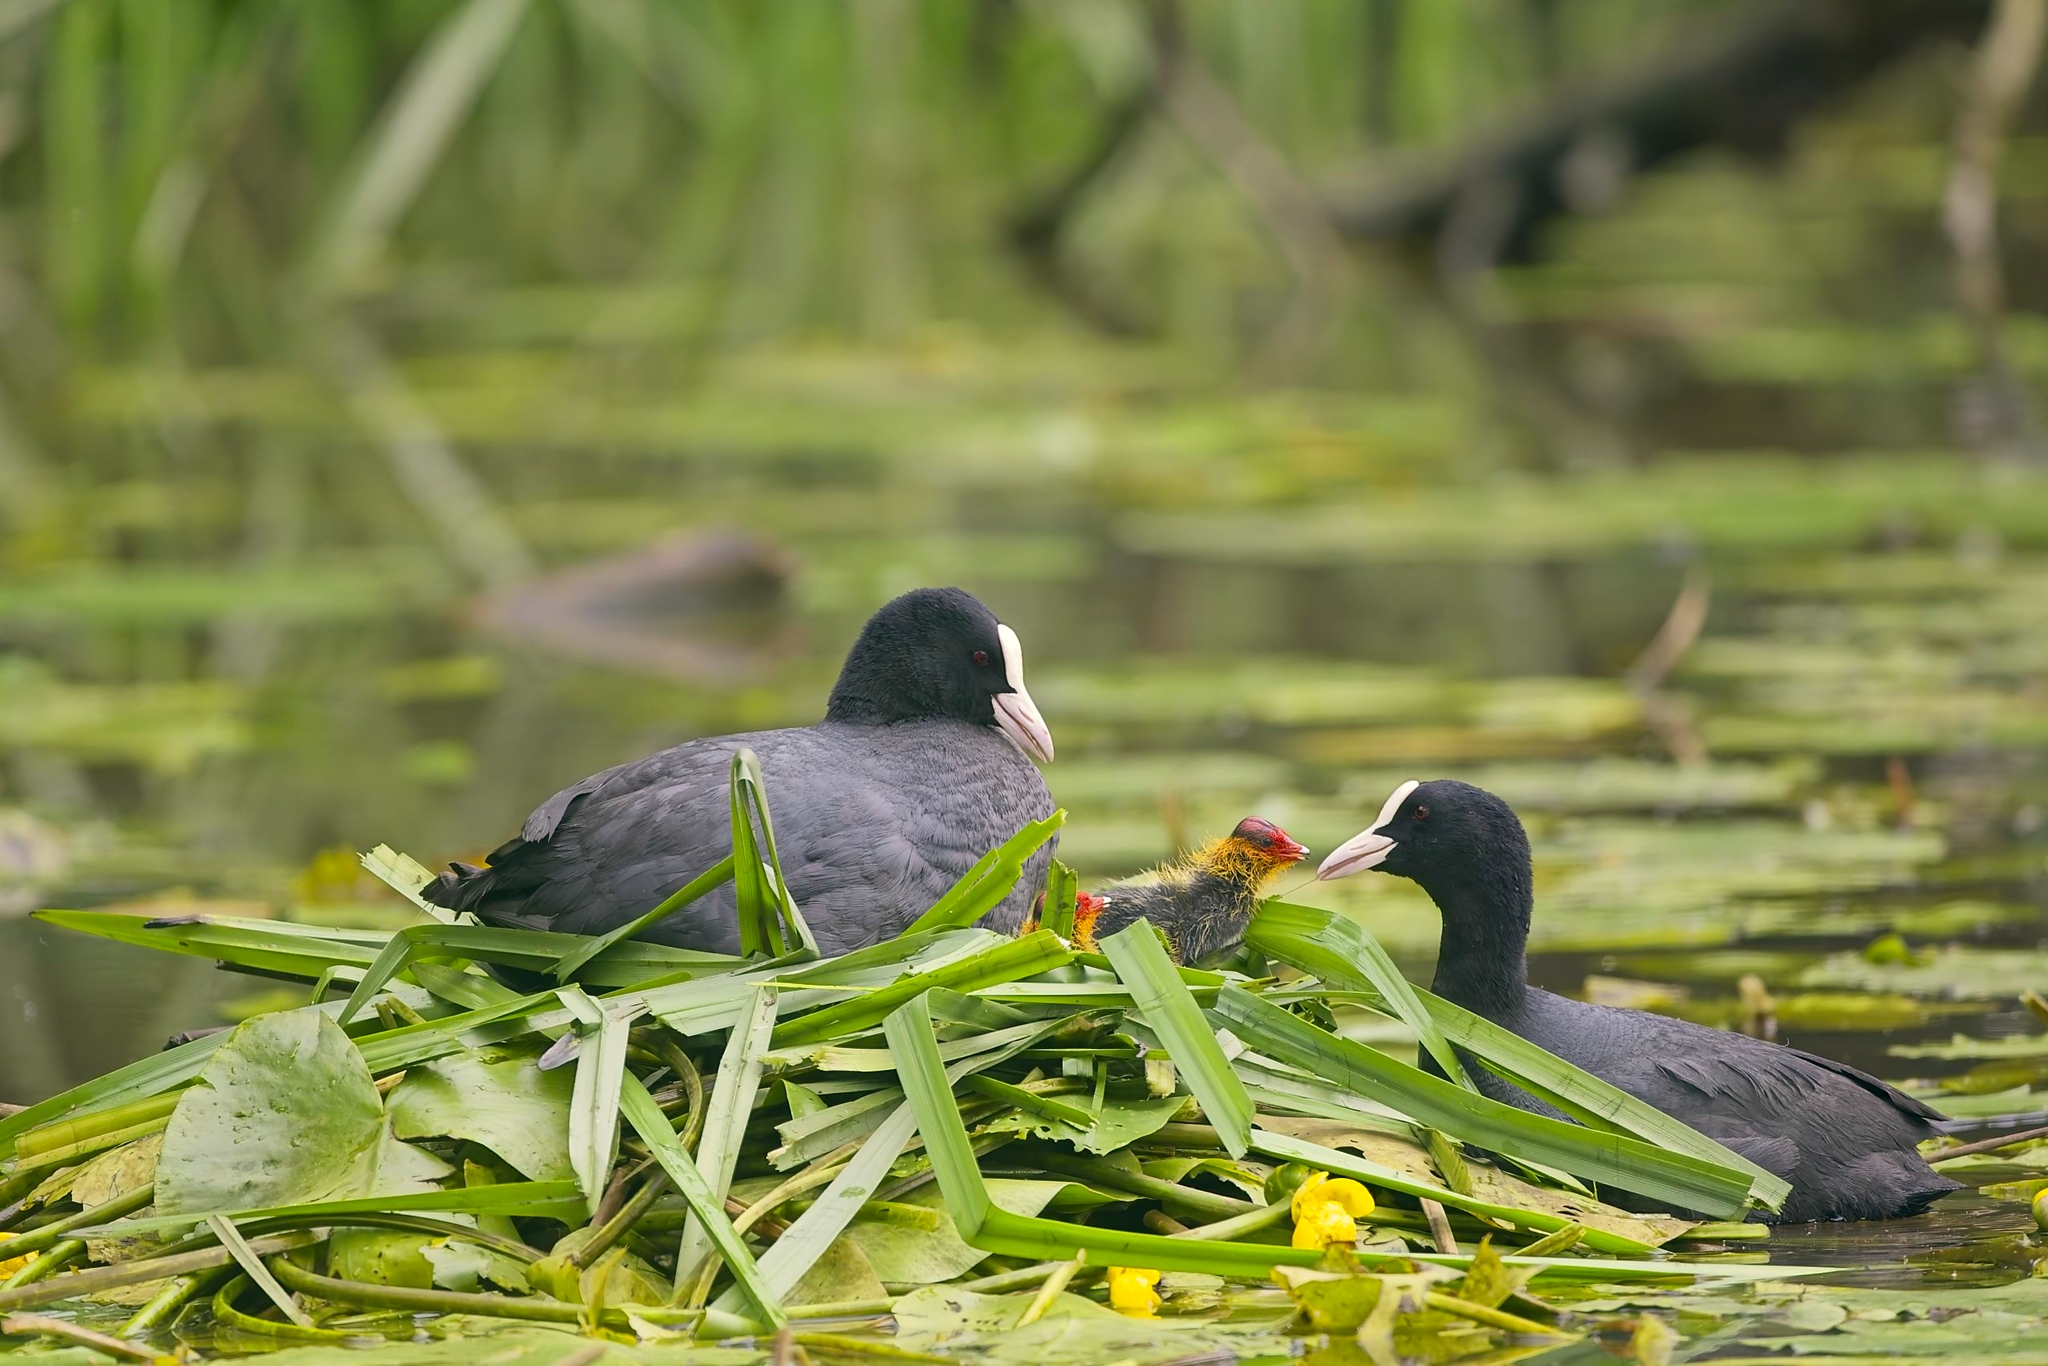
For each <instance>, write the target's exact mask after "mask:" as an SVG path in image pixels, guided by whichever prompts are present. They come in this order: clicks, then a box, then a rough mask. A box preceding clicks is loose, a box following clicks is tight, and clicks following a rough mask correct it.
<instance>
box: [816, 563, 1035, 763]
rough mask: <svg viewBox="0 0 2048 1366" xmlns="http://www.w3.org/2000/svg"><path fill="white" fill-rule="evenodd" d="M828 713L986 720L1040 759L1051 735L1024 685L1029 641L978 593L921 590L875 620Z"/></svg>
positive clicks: (853, 653)
mask: <svg viewBox="0 0 2048 1366" xmlns="http://www.w3.org/2000/svg"><path fill="white" fill-rule="evenodd" d="M825 715H826V717H827V719H829V720H833V721H844V722H848V723H851V724H856V725H871V726H872V725H892V724H896V723H899V722H905V721H932V720H954V721H968V722H972V723H973V724H975V725H980V726H989V727H992V728H994V729H996V730H999V731H1001V732H1002V733H1003V734H1004V735H1006V736H1008V737H1009V738H1010V740H1011V741H1012V742H1014V743H1015V744H1016V746H1017V747H1018V748H1019V749H1020V750H1022V751H1024V753H1026V754H1028V755H1030V756H1031V757H1032V758H1034V759H1038V760H1040V761H1041V762H1043V761H1047V760H1050V759H1051V758H1052V756H1053V748H1052V735H1051V733H1050V732H1049V731H1047V729H1046V726H1045V721H1044V720H1043V718H1041V717H1040V716H1039V714H1038V707H1037V706H1036V704H1034V703H1033V702H1032V700H1031V694H1030V693H1029V692H1027V691H1026V690H1025V687H1024V647H1023V645H1022V644H1021V643H1020V642H1019V641H1018V639H1017V633H1016V632H1015V631H1012V630H1011V629H1010V628H1009V627H1007V626H1005V625H1003V624H1002V623H1001V622H999V621H997V620H996V615H995V613H993V612H991V611H989V609H988V608H987V607H986V606H985V605H983V603H982V602H981V600H980V599H979V598H976V597H975V596H974V595H973V594H971V593H968V592H966V591H965V590H963V589H959V588H919V589H916V590H914V591H912V592H909V593H905V594H904V595H903V596H901V597H899V598H896V599H894V600H892V601H890V602H888V603H885V604H884V605H883V606H882V608H881V610H879V611H877V612H876V613H875V614H874V615H873V616H872V617H869V618H868V623H867V625H866V626H863V627H862V628H861V632H860V637H859V638H858V639H857V640H855V641H854V643H853V648H852V649H851V650H850V651H848V652H847V656H846V663H845V665H844V666H843V667H842V668H841V669H840V671H839V681H838V682H837V683H835V684H833V686H832V696H831V699H830V701H829V702H828V703H827V704H826V708H825Z"/></svg>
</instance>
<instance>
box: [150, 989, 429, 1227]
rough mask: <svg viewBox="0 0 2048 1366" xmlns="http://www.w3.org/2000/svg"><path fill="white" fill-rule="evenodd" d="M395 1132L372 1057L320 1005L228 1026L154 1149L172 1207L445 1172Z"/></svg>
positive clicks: (338, 1191)
mask: <svg viewBox="0 0 2048 1366" xmlns="http://www.w3.org/2000/svg"><path fill="white" fill-rule="evenodd" d="M446 1170H447V1169H446V1168H445V1167H444V1166H443V1165H442V1164H441V1163H440V1162H439V1161H438V1160H436V1159H434V1158H432V1157H430V1156H429V1155H427V1154H426V1153H424V1152H422V1151H421V1150H419V1149H417V1148H413V1147H411V1146H410V1145H407V1144H404V1143H401V1142H399V1141H398V1140H396V1139H394V1138H392V1137H391V1135H390V1132H389V1129H388V1127H387V1125H386V1123H385V1119H384V1104H383V1099H382V1097H380V1096H379V1095H378V1094H377V1088H376V1085H375V1083H374V1082H373V1081H372V1080H371V1077H370V1070H369V1068H367V1067H365V1066H364V1065H363V1059H362V1055H361V1054H360V1053H358V1052H357V1051H356V1049H355V1045H354V1044H352V1043H350V1042H349V1038H348V1036H347V1035H346V1034H344V1033H342V1032H341V1030H340V1028H339V1027H338V1026H337V1025H336V1024H335V1023H334V1021H333V1020H331V1019H329V1018H328V1017H327V1015H326V1014H325V1013H323V1012H322V1011H320V1010H318V1009H317V1008H314V1007H310V1006H309V1007H306V1008H304V1009H300V1010H289V1011H281V1012H279V1013H277V1014H272V1015H259V1016H257V1017H256V1018H255V1019H253V1020H250V1021H248V1022H247V1023H245V1024H243V1025H241V1026H239V1027H238V1028H236V1029H235V1031H234V1032H233V1033H232V1034H230V1035H228V1037H227V1040H226V1042H225V1043H223V1044H222V1045H221V1047H220V1049H219V1051H218V1052H216V1053H215V1054H214V1056H213V1057H212V1059H211V1060H210V1061H208V1063H207V1065H206V1068H205V1070H204V1071H203V1072H201V1073H200V1076H199V1079H198V1081H197V1082H195V1083H194V1084H193V1085H192V1086H191V1087H190V1088H189V1089H188V1090H187V1091H186V1092H185V1094H184V1095H183V1096H182V1097H180V1099H179V1101H178V1108H177V1109H176V1110H175V1111H173V1112H172V1114H171V1121H170V1127H169V1128H168V1129H167V1130H165V1133H164V1146H163V1152H162V1154H161V1155H160V1156H159V1157H158V1159H157V1169H156V1206H157V1209H158V1211H159V1212H160V1213H162V1214H165V1215H186V1216H194V1217H197V1216H203V1215H206V1214H210V1213H213V1212H215V1211H223V1210H224V1211H236V1210H246V1209H257V1208H263V1207H267V1206H273V1205H295V1204H303V1203H306V1202H308V1201H317V1200H326V1199H338V1198H346V1197H353V1196H364V1195H373V1194H379V1193H383V1192H391V1193H403V1192H407V1191H416V1190H418V1189H420V1188H421V1187H422V1186H423V1185H425V1184H427V1182H428V1181H429V1180H431V1179H432V1178H434V1177H437V1176H439V1175H443V1174H445V1173H446Z"/></svg>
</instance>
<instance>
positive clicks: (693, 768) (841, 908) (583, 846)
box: [425, 588, 1053, 954]
mask: <svg viewBox="0 0 2048 1366" xmlns="http://www.w3.org/2000/svg"><path fill="white" fill-rule="evenodd" d="M743 747H744V748H747V749H751V750H753V751H754V753H755V754H756V755H758V756H759V757H760V760H761V770H762V773H763V774H764V776H765V777H766V778H767V780H768V795H769V799H770V801H771V802H772V804H773V809H774V814H775V842H776V852H777V853H778V854H779V855H780V856H781V860H782V869H783V874H784V876H785V877H787V878H788V880H789V890H790V892H791V894H792V895H793V896H794V897H795V898H796V902H797V905H798V907H799V908H801V910H802V911H803V913H804V918H805V919H806V920H807V921H808V922H809V924H810V926H811V930H812V932H813V933H814V934H815V935H816V936H817V939H818V947H819V948H820V949H821V950H823V951H824V952H826V953H828V954H831V953H844V952H846V951H847V950H849V949H856V948H860V947H862V946H863V945H867V944H872V943H876V942H877V941H880V940H883V939H887V938H890V937H891V936H893V935H895V934H897V933H898V932H899V931H901V930H902V929H903V927H904V926H905V925H908V924H909V923H910V922H911V921H912V920H914V919H916V918H917V916H918V915H920V914H921V913H922V912H923V911H924V910H925V909H926V908H927V907H929V906H930V905H931V904H932V903H933V902H934V901H936V900H938V898H939V896H940V895H941V894H942V893H943V892H945V890H946V889H947V888H948V887H950V886H952V884H953V883H954V882H955V881H956V880H957V879H958V878H959V877H960V875H961V874H962V873H965V872H966V871H967V870H968V868H970V867H971V866H972V865H973V864H974V861H975V860H976V859H978V858H980V857H981V856H982V855H983V854H984V853H986V852H988V851H989V850H990V849H992V848H994V847H995V846H996V845H998V844H1000V843H1002V842H1003V841H1004V840H1005V839H1008V838H1009V837H1010V836H1011V835H1012V834H1014V833H1016V831H1017V829H1018V828H1019V827H1020V826H1022V825H1023V824H1024V823H1025V822H1026V821H1031V820H1037V819H1040V818H1042V817H1044V816H1047V815H1049V814H1051V812H1052V809H1053V807H1052V796H1051V794H1050V793H1048V792H1047V791H1046V789H1045V782H1044V780H1043V779H1042V778H1040V777H1039V776H1038V770H1037V769H1036V768H1034V767H1032V763H1031V761H1032V760H1033V759H1038V760H1041V761H1044V760H1050V759H1051V758H1052V735H1051V734H1050V733H1049V732H1048V731H1047V730H1046V728H1045V722H1044V721H1043V720H1042V719H1041V718H1040V717H1039V714H1038V708H1037V706H1035V705H1034V704H1033V703H1032V701H1031V694H1030V693H1028V692H1026V691H1025V690H1024V648H1023V646H1022V645H1020V644H1019V643H1018V641H1017V633H1016V632H1014V631H1012V630H1011V629H1010V628H1009V627H1007V626H1004V625H1002V624H1001V623H1000V622H998V621H997V620H996V618H995V615H994V614H993V613H992V612H990V611H989V610H988V608H986V607H984V606H983V605H982V604H981V602H980V601H979V600H978V599H976V598H975V597H973V596H972V595H971V594H968V593H965V592H962V591H961V590H960V589H958V588H921V589H918V590H917V591H915V592H911V593H906V594H904V595H903V596H902V597H900V598H897V599H896V600H895V601H893V602H891V603H889V604H887V605H886V606H884V607H883V608H882V609H881V610H880V611H878V612H876V613H875V614H874V616H873V617H871V618H869V619H868V624H867V625H866V626H865V627H864V628H862V630H861V633H860V638H859V639H858V640H856V641H855V642H854V644H853V649H852V650H851V651H850V652H849V653H848V654H847V656H846V663H845V665H844V667H842V668H841V670H840V672H839V681H838V682H837V683H835V684H834V685H833V687H832V696H831V699H830V700H829V701H828V702H827V703H826V706H825V719H824V720H822V721H820V722H819V723H818V724H817V725H815V726H807V727H801V728H795V729H790V730H766V731H755V732H753V733H751V734H746V735H719V736H711V737H706V738H704V739H700V740H692V741H690V742H689V743H687V744H682V745H677V746H676V747H675V748H674V749H669V750H664V751H662V752H661V753H659V754H655V755H650V756H649V757H647V758H645V759H640V760H637V761H635V762H633V763H630V764H621V765H620V766H618V767H617V768H610V769H606V770H605V771H604V772H602V773H598V774H594V775H592V776H591V777H588V778H585V779H584V780H583V781H582V782H580V783H577V784H575V785H574V786H572V787H566V788H563V789H562V790H561V791H560V792H557V793H556V794H555V795H554V796H552V797H550V798H548V799H547V800H546V801H545V802H542V803H541V805H540V808H539V809H538V810H536V811H535V812H534V813H533V814H532V815H531V816H528V817H527V818H526V824H525V826H524V827H523V828H522V829H521V830H520V832H519V835H518V837H517V838H515V839H510V840H507V841H506V842H505V843H503V844H501V845H499V846H498V847H497V848H496V849H494V850H492V851H491V854H490V857H489V859H488V860H487V863H488V866H487V867H483V868H475V867H470V866H468V865H466V864H455V865H454V866H453V871H450V872H446V873H443V874H441V876H440V878H439V879H438V880H437V881H435V882H433V883H431V884H429V885H428V887H427V888H426V890H425V895H426V897H427V899H428V900H429V901H432V902H434V903H435V904H437V905H441V906H446V907H449V908H451V909H454V910H463V911H474V912H476V914H477V915H478V917H480V918H481V919H483V920H485V921H487V922H489V923H491V924H494V925H509V926H518V927H523V928H527V929H542V930H559V931H565V932H568V933H574V934H601V933H603V932H604V931H606V930H608V929H612V928H614V927H615V926H618V925H620V924H623V923H624V922H626V921H628V920H631V919H632V918H633V917H635V916H637V915H640V914H642V913H643V912H645V911H647V910H649V909H651V908H652V907H654V906H655V905H656V904H657V903H659V902H660V901H661V900H662V899H663V898H664V897H666V896H668V895H669V894H670V893H671V892H673V891H675V890H676V889H677V888H678V887H680V886H682V885H683V884H684V883H686V882H688V881H689V880H690V879H691V878H693V877H695V876H697V874H699V873H701V872H703V871H704V870H705V869H706V868H709V867H710V866H711V865H712V864H714V863H716V862H718V860H720V859H721V858H724V857H725V856H726V854H728V853H730V852H731V850H732V820H731V808H730V805H729V800H728V795H727V781H728V778H727V773H728V769H729V768H730V765H731V762H732V755H733V753H734V751H736V750H738V749H741V748H743ZM1052 851H1053V846H1052V845H1051V844H1048V845H1047V846H1046V847H1045V848H1042V849H1040V850H1039V851H1038V853H1037V854H1036V855H1035V856H1034V857H1033V858H1032V860H1031V862H1030V863H1028V864H1027V865H1026V866H1025V869H1024V875H1023V876H1022V877H1021V878H1019V879H1018V881H1017V886H1016V889H1015V890H1014V891H1012V892H1011V893H1010V895H1009V896H1008V897H1007V898H1006V899H1005V900H1004V901H1003V902H1002V904H1001V905H999V906H997V907H996V909H995V910H994V911H992V912H990V913H989V915H988V916H987V918H986V919H987V923H988V924H989V925H990V926H992V927H993V928H996V929H1001V930H1005V931H1008V930H1014V929H1015V928H1016V927H1017V925H1018V924H1019V923H1020V922H1021V921H1022V920H1023V918H1024V912H1025V909H1026V908H1027V907H1028V906H1029V905H1030V904H1031V901H1032V898H1033V897H1034V896H1035V895H1036V894H1037V891H1038V889H1039V888H1040V887H1041V886H1042V885H1043V884H1044V880H1045V866H1046V860H1048V859H1049V858H1051V857H1052ZM646 937H647V938H648V939H652V940H655V941H658V942H660V943H665V944H675V945H678V946H681V947H684V948H693V949H708V950H713V951H720V952H727V953H733V952H737V951H738V949H739V925H738V921H737V919H736V917H735V915H734V911H733V897H732V887H731V885H730V884H728V885H726V886H725V887H723V888H721V889H719V890H718V891H717V892H714V893H712V894H711V895H709V896H706V897H703V898H702V899H700V900H698V901H695V902H693V903H691V904H690V905H688V906H686V907H684V908H683V909H681V910H680V911H678V912H676V913H675V914H674V915H672V916H670V917H668V918H667V919H665V920H663V921H662V922H661V923H660V924H658V925H656V926H654V927H653V928H651V929H650V930H648V931H647V934H646Z"/></svg>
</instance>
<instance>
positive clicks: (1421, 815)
mask: <svg viewBox="0 0 2048 1366" xmlns="http://www.w3.org/2000/svg"><path fill="white" fill-rule="evenodd" d="M1415 819H1416V820H1419V821H1426V820H1428V819H1429V808H1428V807H1426V806H1418V807H1416V808H1415Z"/></svg>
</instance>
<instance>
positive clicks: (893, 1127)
mask: <svg viewBox="0 0 2048 1366" xmlns="http://www.w3.org/2000/svg"><path fill="white" fill-rule="evenodd" d="M916 1131H917V1116H916V1114H915V1112H913V1111H912V1110H911V1108H910V1107H909V1106H908V1105H899V1106H897V1108H896V1112H895V1113H894V1114H892V1115H890V1116H889V1118H888V1119H886V1120H884V1121H883V1122H882V1127H881V1128H879V1129H877V1130H875V1131H874V1133H872V1134H870V1135H869V1136H868V1140H867V1142H865V1143H863V1144H861V1146H860V1151H859V1152H857V1153H855V1154H854V1156H853V1160H852V1161H851V1162H848V1163H847V1164H846V1167H845V1169H844V1170H842V1171H841V1172H840V1173H839V1175H838V1176H836V1177H834V1178H833V1179H832V1184H830V1185H829V1186H827V1187H825V1191H824V1194H822V1195H820V1196H819V1197H818V1199H817V1201H816V1203H814V1204H813V1205H812V1206H811V1207H810V1208H809V1209H807V1210H805V1211H804V1212H803V1213H802V1214H800V1215H798V1216H797V1218H796V1221H795V1222H794V1223H792V1224H791V1225H790V1226H789V1227H788V1228H787V1229H786V1230H784V1231H783V1233H782V1236H781V1237H779V1238H777V1239H776V1240H775V1245H774V1246H773V1247H771V1248H769V1249H768V1251H767V1253H766V1254H765V1255H764V1256H762V1258H761V1278H762V1280H763V1281H764V1282H766V1284H767V1286H768V1288H769V1289H770V1290H772V1291H773V1292H774V1293H775V1294H777V1295H778V1296H786V1295H787V1294H788V1293H789V1292H790V1290H792V1289H793V1288H794V1287H795V1286H796V1283H797V1282H798V1281H800V1280H802V1279H803V1276H804V1273H805V1272H807V1271H809V1270H810V1269H811V1266H812V1264H813V1263H815V1262H816V1261H817V1260H818V1258H820V1257H822V1256H824V1255H825V1249H826V1248H828V1247H830V1246H831V1245H832V1243H833V1241H834V1240H835V1239H837V1238H838V1237H839V1235H840V1234H841V1233H842V1232H844V1231H845V1229H846V1226H847V1225H848V1224H850V1223H852V1222H853V1219H854V1216H855V1215H857V1214H859V1213H860V1209H861V1206H862V1205H865V1204H866V1203H867V1202H868V1201H869V1200H870V1199H872V1198H873V1197H874V1194H875V1191H876V1190H877V1189H878V1188H879V1187H880V1186H881V1184H882V1182H883V1180H884V1179H886V1178H887V1177H888V1175H889V1166H890V1164H891V1163H893V1162H894V1161H895V1160H896V1159H897V1158H898V1157H900V1156H902V1154H903V1149H904V1148H905V1147H906V1146H907V1145H908V1144H909V1142H910V1136H911V1135H912V1134H913V1133H915V1132H916ZM716 1307H717V1308H720V1309H725V1310H729V1311H733V1312H737V1311H738V1309H739V1301H738V1298H737V1297H736V1296H732V1295H730V1294H728V1296H727V1297H726V1298H723V1299H721V1300H719V1302H718V1304H717V1306H716Z"/></svg>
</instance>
